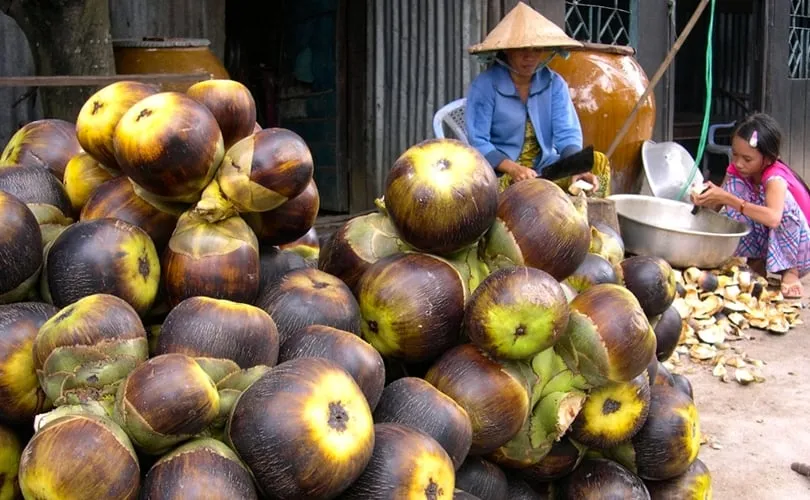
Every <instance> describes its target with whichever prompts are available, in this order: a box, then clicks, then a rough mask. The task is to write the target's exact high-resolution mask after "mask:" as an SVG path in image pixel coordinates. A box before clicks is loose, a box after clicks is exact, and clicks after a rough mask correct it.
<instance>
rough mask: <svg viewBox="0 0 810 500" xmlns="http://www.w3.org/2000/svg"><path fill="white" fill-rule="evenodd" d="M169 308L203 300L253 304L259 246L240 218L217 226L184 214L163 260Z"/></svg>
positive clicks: (256, 291) (257, 284)
mask: <svg viewBox="0 0 810 500" xmlns="http://www.w3.org/2000/svg"><path fill="white" fill-rule="evenodd" d="M161 271H162V278H163V283H164V285H165V287H166V295H167V299H168V301H169V304H170V305H171V306H176V305H177V304H179V303H180V302H182V301H183V300H185V299H187V298H189V297H195V296H205V297H212V298H215V299H225V300H230V301H233V302H244V303H247V304H250V303H253V301H254V300H255V299H256V295H257V293H258V292H259V242H258V240H256V235H255V234H253V231H252V230H251V229H250V227H249V226H248V225H247V223H246V222H245V221H244V220H243V219H242V218H241V217H239V216H238V215H235V216H233V217H228V218H226V219H224V220H219V221H217V222H208V221H206V220H205V219H202V218H198V217H196V216H195V215H194V213H193V212H191V211H188V212H185V213H184V214H183V215H181V216H180V218H179V219H178V221H177V227H176V228H175V230H174V233H173V234H172V236H171V238H170V239H169V244H168V245H167V246H166V250H165V252H164V253H163V256H162V266H161Z"/></svg>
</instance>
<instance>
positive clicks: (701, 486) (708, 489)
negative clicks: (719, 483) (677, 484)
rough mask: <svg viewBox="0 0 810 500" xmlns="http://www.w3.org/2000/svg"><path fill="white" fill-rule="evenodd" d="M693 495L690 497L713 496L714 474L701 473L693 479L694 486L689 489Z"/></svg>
mask: <svg viewBox="0 0 810 500" xmlns="http://www.w3.org/2000/svg"><path fill="white" fill-rule="evenodd" d="M688 491H689V493H691V494H692V495H691V496H690V497H689V498H703V499H705V500H711V498H712V475H711V474H710V473H708V472H705V473H703V474H700V475H699V476H697V477H696V478H694V479H693V480H692V486H691V487H690V488H689V489H688Z"/></svg>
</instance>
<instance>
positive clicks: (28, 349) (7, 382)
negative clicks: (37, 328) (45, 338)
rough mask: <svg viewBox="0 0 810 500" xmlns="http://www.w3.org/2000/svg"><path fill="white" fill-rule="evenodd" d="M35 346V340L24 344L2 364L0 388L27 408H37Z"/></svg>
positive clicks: (37, 387) (0, 366) (37, 386)
mask: <svg viewBox="0 0 810 500" xmlns="http://www.w3.org/2000/svg"><path fill="white" fill-rule="evenodd" d="M33 345H34V340H33V339H31V340H28V341H26V342H24V343H22V345H20V346H19V347H18V348H17V349H16V350H15V351H14V353H13V354H11V356H9V357H8V358H6V361H5V363H3V364H0V387H4V388H5V389H6V391H7V392H9V393H11V395H12V396H13V399H14V400H16V401H18V402H20V403H21V404H22V406H23V407H25V408H36V406H37V389H39V379H38V378H37V371H36V367H35V366H34V355H33Z"/></svg>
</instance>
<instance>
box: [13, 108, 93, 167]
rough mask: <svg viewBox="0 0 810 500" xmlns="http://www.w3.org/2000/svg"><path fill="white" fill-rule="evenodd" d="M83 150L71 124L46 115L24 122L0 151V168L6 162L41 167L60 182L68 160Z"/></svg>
mask: <svg viewBox="0 0 810 500" xmlns="http://www.w3.org/2000/svg"><path fill="white" fill-rule="evenodd" d="M81 150H82V147H81V146H80V145H79V140H78V139H77V138H76V129H75V127H74V125H73V124H72V123H70V122H68V121H65V120H59V119H56V118H45V119H42V120H36V121H33V122H29V123H26V124H25V125H23V126H22V127H21V128H20V129H19V130H17V131H16V132H15V133H14V135H12V136H11V139H9V141H8V144H6V147H5V149H4V150H3V151H2V153H0V169H2V168H3V167H4V166H8V165H15V164H16V165H22V166H33V167H39V168H44V169H46V170H48V171H50V172H51V174H53V175H54V177H56V178H57V179H59V181H60V182H61V181H62V179H63V177H64V175H65V166H66V165H67V163H68V161H70V159H71V158H73V156H74V155H76V154H78V153H79V152H80V151H81Z"/></svg>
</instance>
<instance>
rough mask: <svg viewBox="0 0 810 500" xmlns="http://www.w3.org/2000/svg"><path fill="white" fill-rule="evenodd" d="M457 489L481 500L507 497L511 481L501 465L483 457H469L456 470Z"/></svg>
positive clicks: (495, 499) (496, 499)
mask: <svg viewBox="0 0 810 500" xmlns="http://www.w3.org/2000/svg"><path fill="white" fill-rule="evenodd" d="M456 489H460V490H463V491H465V492H468V493H470V494H472V495H474V497H475V498H480V499H481V500H498V499H501V498H507V496H506V494H507V491H508V490H509V483H508V482H507V481H506V474H504V472H503V470H501V468H500V467H498V466H497V465H495V464H493V463H492V462H488V461H486V460H484V459H483V458H481V457H467V459H466V460H464V463H463V464H461V467H459V468H458V469H457V470H456Z"/></svg>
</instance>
